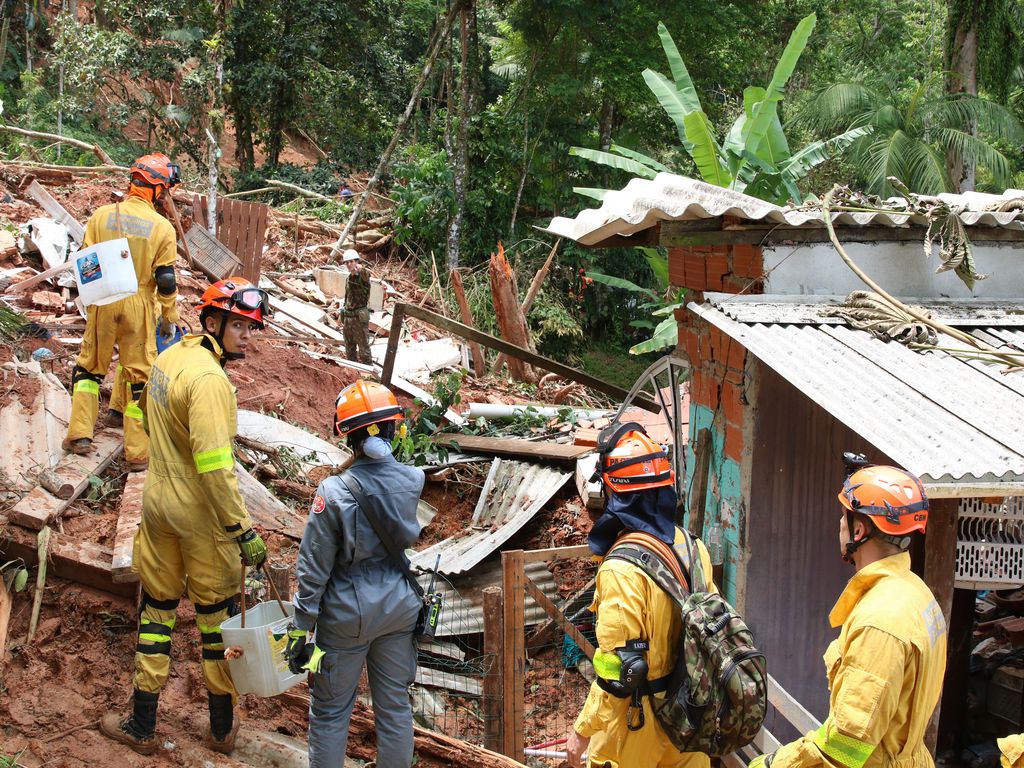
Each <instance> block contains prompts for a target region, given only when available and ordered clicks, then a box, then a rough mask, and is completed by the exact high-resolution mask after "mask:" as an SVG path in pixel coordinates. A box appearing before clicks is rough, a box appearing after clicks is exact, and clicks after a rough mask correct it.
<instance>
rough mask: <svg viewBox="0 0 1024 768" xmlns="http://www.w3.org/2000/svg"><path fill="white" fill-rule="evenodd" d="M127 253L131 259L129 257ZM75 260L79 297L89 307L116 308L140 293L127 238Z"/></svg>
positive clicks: (102, 245) (94, 247)
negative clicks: (114, 305)
mask: <svg viewBox="0 0 1024 768" xmlns="http://www.w3.org/2000/svg"><path fill="white" fill-rule="evenodd" d="M125 253H127V254H129V255H128V256H127V257H125V256H124V255H123V254H125ZM71 259H72V261H74V264H75V266H74V273H75V282H76V283H78V295H79V296H80V297H81V299H82V303H83V304H85V305H86V306H87V307H88V306H90V305H92V304H95V305H98V306H99V305H103V304H113V303H114V302H115V301H120V300H121V299H127V298H128V297H129V296H134V295H135V294H136V293H138V291H139V278H138V277H136V275H135V263H134V262H133V261H132V257H131V252H130V251H129V250H128V239H127V238H125V237H120V238H118V239H117V240H107V241H105V242H102V243H96V245H91V246H89V247H88V248H83V249H82V250H80V251H79V252H78V253H76V254H75V255H74V256H72V257H71Z"/></svg>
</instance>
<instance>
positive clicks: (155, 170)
mask: <svg viewBox="0 0 1024 768" xmlns="http://www.w3.org/2000/svg"><path fill="white" fill-rule="evenodd" d="M129 172H130V173H131V175H132V178H133V179H136V180H137V181H138V180H141V181H142V182H143V183H144V184H145V185H146V186H153V187H156V186H164V187H167V188H168V189H170V188H171V187H174V186H177V185H178V184H180V183H181V166H180V165H178V164H177V163H172V162H171V159H170V158H169V157H167V155H164V154H162V153H159V152H158V153H155V154H151V155H144V156H142V157H140V158H139V159H138V160H136V161H135V162H134V163H132V167H131V168H130V169H129Z"/></svg>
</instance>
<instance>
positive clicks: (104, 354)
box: [64, 153, 179, 470]
mask: <svg viewBox="0 0 1024 768" xmlns="http://www.w3.org/2000/svg"><path fill="white" fill-rule="evenodd" d="M130 174H131V175H130V183H129V186H128V197H127V199H126V200H125V201H124V202H123V203H114V204H111V205H104V206H101V207H100V208H97V209H96V212H95V213H93V215H92V216H90V217H89V221H88V223H87V224H86V227H85V240H84V241H83V242H82V245H83V247H85V246H90V245H95V244H96V243H102V242H105V241H107V240H115V239H117V238H120V237H126V238H127V239H128V249H129V251H130V252H131V258H132V261H133V263H134V266H135V274H136V276H137V277H138V281H139V290H138V293H136V294H135V295H134V296H129V297H128V298H126V299H121V300H120V301H115V302H114V303H112V304H104V305H103V306H95V305H94V306H90V307H89V310H88V316H87V318H86V323H85V335H84V337H83V339H82V349H81V352H80V353H79V355H78V359H77V361H76V363H75V368H74V371H73V372H72V374H71V382H72V395H71V421H70V422H69V424H68V434H67V439H66V440H65V441H64V448H65V449H66V450H68V451H71V452H72V453H76V454H80V455H84V454H87V453H89V452H90V451H91V450H92V437H93V429H94V427H95V425H96V416H97V413H98V412H99V394H100V382H102V381H103V377H104V376H106V374H107V369H108V368H109V367H110V360H111V357H112V356H113V353H114V347H115V346H116V347H117V350H118V356H119V359H120V363H119V366H118V369H119V371H120V373H121V375H120V376H118V377H116V378H115V387H121V388H123V391H122V392H118V393H116V395H115V396H114V398H113V401H114V403H115V406H116V405H117V404H121V403H123V404H124V416H126V417H127V420H125V421H124V455H125V460H126V461H127V462H128V466H129V469H132V470H142V469H145V467H146V461H147V460H148V458H149V441H148V439H147V438H146V433H145V431H144V430H143V428H142V412H141V411H140V410H139V397H140V396H141V395H142V389H143V388H144V387H145V386H146V380H147V379H148V378H149V369H150V367H151V366H152V365H153V360H154V359H155V358H156V340H155V336H154V330H155V323H156V322H157V320H156V316H157V313H158V312H159V314H160V323H161V326H162V327H163V328H164V329H165V335H167V334H168V333H170V332H173V327H174V326H175V325H176V324H177V323H178V322H179V317H178V309H177V306H176V301H177V298H178V289H177V285H176V283H175V279H174V259H175V256H176V251H175V249H176V247H177V246H176V240H175V236H174V228H173V227H172V226H171V223H170V222H169V221H167V219H165V218H164V217H163V216H161V215H160V214H159V213H157V211H156V206H157V204H158V203H160V202H161V201H162V200H163V197H164V195H165V194H167V192H168V190H169V189H171V187H173V186H174V185H175V184H177V183H178V181H179V170H178V166H176V165H174V164H173V163H171V161H170V158H168V157H167V156H166V155H163V154H159V153H157V154H152V155H145V156H143V157H140V158H139V159H138V160H136V161H135V163H133V164H132V167H131V169H130ZM108 423H115V424H116V417H111V419H110V420H108Z"/></svg>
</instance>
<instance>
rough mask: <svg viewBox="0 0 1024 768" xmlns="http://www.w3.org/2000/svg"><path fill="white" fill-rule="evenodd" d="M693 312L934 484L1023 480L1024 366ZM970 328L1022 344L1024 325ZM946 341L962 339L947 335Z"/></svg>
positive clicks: (703, 309)
mask: <svg viewBox="0 0 1024 768" xmlns="http://www.w3.org/2000/svg"><path fill="white" fill-rule="evenodd" d="M689 309H690V310H691V311H692V312H694V313H696V314H697V315H699V316H701V317H703V318H704V319H705V320H707V321H708V322H709V323H711V324H712V325H715V326H717V327H718V328H720V329H721V330H723V331H724V332H725V333H727V334H728V335H729V336H731V337H733V338H734V339H736V340H737V341H739V342H740V343H742V344H743V345H744V346H745V347H746V348H747V349H748V350H750V352H751V353H753V354H754V355H755V356H756V357H758V358H759V359H760V360H761V361H763V362H764V363H766V364H767V365H768V366H770V367H771V368H772V369H774V370H775V371H776V372H777V373H779V374H780V375H781V376H782V377H783V378H785V379H786V380H787V381H789V382H790V383H791V384H793V385H794V386H796V387H797V388H798V389H799V390H800V391H801V392H803V393H804V394H805V395H807V396H808V397H809V398H810V399H811V400H813V401H814V402H815V403H817V404H818V405H819V406H821V407H822V408H824V409H825V410H826V411H828V412H829V413H831V414H832V415H833V416H835V417H836V418H837V419H838V420H839V421H841V422H843V423H844V424H846V425H848V426H849V427H850V428H851V429H853V430H854V431H855V432H857V433H858V434H859V435H861V436H862V437H864V438H865V439H866V440H868V441H869V442H870V443H872V444H873V445H875V446H877V447H878V449H879V450H881V451H883V452H884V453H886V454H887V455H888V456H890V457H891V458H892V459H893V461H896V462H898V463H899V464H901V465H902V466H904V467H906V468H907V469H909V470H910V471H911V472H914V473H915V474H917V475H919V476H920V477H921V478H922V480H924V481H925V483H926V484H930V485H931V484H941V485H945V484H951V483H969V484H972V485H992V486H997V485H999V484H1008V483H1014V484H1018V485H1019V484H1020V483H1022V482H1024V384H1022V382H1024V373H1020V372H1018V373H1010V374H1004V373H1002V372H1001V371H1002V366H998V365H992V364H987V363H980V362H976V361H975V362H967V361H964V360H962V359H959V358H956V357H953V356H952V355H949V354H946V353H945V352H941V351H928V352H915V351H913V350H911V349H909V348H907V347H905V346H903V345H902V344H897V343H895V342H893V343H888V344H887V343H884V342H882V341H879V340H877V339H875V338H873V337H872V336H870V335H869V334H868V333H866V332H863V331H857V330H853V329H851V328H849V327H847V326H837V325H826V324H805V325H796V324H785V325H784V324H777V323H771V324H766V323H756V322H751V323H741V322H737V321H736V320H733V319H732V318H730V317H729V316H728V315H726V314H725V312H723V311H721V310H720V309H719V308H716V307H715V306H713V305H711V304H704V305H697V304H692V303H691V304H690V305H689ZM972 333H974V334H975V335H979V337H981V336H983V335H984V334H990V335H991V336H992V337H994V338H995V339H996V340H999V339H1003V340H1005V341H1008V342H1011V343H1013V342H1020V341H1024V330H1022V329H1011V328H1000V327H991V328H977V329H973V330H972ZM939 346H945V347H962V344H961V343H959V342H957V341H955V340H954V339H952V338H949V337H945V336H942V337H940V341H939ZM1022 348H1024V347H1022Z"/></svg>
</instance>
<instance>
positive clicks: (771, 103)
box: [743, 13, 817, 148]
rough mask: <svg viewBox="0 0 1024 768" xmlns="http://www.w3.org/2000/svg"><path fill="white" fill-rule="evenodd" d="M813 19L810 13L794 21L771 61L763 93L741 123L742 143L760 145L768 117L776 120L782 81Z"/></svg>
mask: <svg viewBox="0 0 1024 768" xmlns="http://www.w3.org/2000/svg"><path fill="white" fill-rule="evenodd" d="M816 22H817V17H816V16H815V15H814V14H813V13H812V14H810V15H809V16H805V17H804V18H803V19H801V20H800V23H799V24H797V26H796V29H795V30H793V34H792V35H790V36H789V42H788V43H786V49H785V50H784V51H783V52H782V56H781V57H780V58H779V63H778V64H776V65H775V72H774V73H773V74H772V79H771V82H769V83H768V87H767V88H766V89H765V97H764V99H762V100H761V101H760V102H758V103H757V104H756V105H755V106H754V108H753V110H752V112H751V118H750V119H749V120H748V121H747V123H746V125H745V126H744V133H745V136H744V142H743V143H744V145H745V146H746V147H748V148H751V147H752V148H757V147H758V146H760V144H761V142H763V141H764V140H765V138H766V137H767V135H768V131H769V130H770V128H771V124H772V121H773V120H778V102H780V101H781V100H782V96H783V93H784V91H785V88H786V83H787V82H789V78H790V77H792V75H793V71H794V70H795V69H796V65H797V62H798V61H799V60H800V56H801V54H802V53H803V52H804V48H806V47H807V41H808V40H809V39H810V37H811V33H812V32H813V31H814V25H815V23H816Z"/></svg>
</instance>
